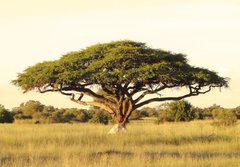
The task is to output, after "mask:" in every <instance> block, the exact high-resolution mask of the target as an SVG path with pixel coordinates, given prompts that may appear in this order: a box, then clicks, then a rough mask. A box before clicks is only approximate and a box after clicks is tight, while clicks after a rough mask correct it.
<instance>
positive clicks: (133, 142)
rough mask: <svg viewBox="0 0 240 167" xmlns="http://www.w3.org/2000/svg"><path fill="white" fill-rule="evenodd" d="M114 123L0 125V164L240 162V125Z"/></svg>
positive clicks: (188, 163)
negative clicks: (114, 129) (114, 130)
mask: <svg viewBox="0 0 240 167" xmlns="http://www.w3.org/2000/svg"><path fill="white" fill-rule="evenodd" d="M111 126H112V125H108V126H104V125H93V124H50V125H26V124H25V125H24V124H1V125H0V166H1V167H2V166H3V167H4V166H9V167H12V166H13V167H14V166H16V167H19V166H24V167H25V166H39V167H42V166H43V167H44V166H49V167H61V166H64V167H65V166H69V167H72V166H96V167H97V166H100V167H101V166H189V167H190V166H203V167H205V166H216V167H219V166H238V165H239V164H240V125H237V126H235V127H228V128H222V127H221V128H217V127H214V126H211V122H210V121H194V122H187V123H166V124H161V125H155V124H153V123H145V124H143V123H140V124H138V123H133V124H129V125H128V127H127V128H128V132H127V133H123V134H118V135H108V134H107V132H108V131H109V129H110V128H111Z"/></svg>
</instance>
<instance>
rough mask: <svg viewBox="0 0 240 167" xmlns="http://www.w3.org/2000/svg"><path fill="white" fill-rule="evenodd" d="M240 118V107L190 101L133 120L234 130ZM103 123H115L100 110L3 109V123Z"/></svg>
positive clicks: (30, 105) (34, 104)
mask: <svg viewBox="0 0 240 167" xmlns="http://www.w3.org/2000/svg"><path fill="white" fill-rule="evenodd" d="M239 118H240V106H239V107H236V108H233V109H226V108H223V107H221V106H219V105H216V104H214V105H212V106H210V107H207V108H199V107H194V106H192V105H191V104H190V103H189V102H188V101H185V100H180V101H173V102H170V103H163V104H162V105H160V106H158V107H156V108H150V107H144V108H142V109H140V110H135V111H133V113H132V115H131V117H130V122H131V121H132V120H142V119H145V120H146V119H151V120H154V122H155V123H157V124H159V123H164V122H184V121H192V120H214V123H213V124H214V125H218V126H222V125H223V126H232V125H235V124H236V122H237V119H239ZM12 122H15V123H36V124H45V123H84V122H89V123H102V124H108V123H109V122H113V120H112V118H111V117H110V116H109V114H108V113H107V112H106V111H104V110H102V109H100V108H97V107H92V108H90V109H88V110H86V109H77V108H60V109H59V108H55V107H53V106H45V105H43V104H41V103H40V102H38V101H32V100H30V101H27V102H26V103H22V104H21V105H20V106H19V107H15V108H13V109H12V111H9V110H7V109H5V108H4V106H2V105H1V106H0V123H12Z"/></svg>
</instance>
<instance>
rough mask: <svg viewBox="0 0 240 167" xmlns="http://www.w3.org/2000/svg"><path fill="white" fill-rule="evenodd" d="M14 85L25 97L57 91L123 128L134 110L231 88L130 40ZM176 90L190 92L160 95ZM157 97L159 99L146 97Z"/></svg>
mask: <svg viewBox="0 0 240 167" xmlns="http://www.w3.org/2000/svg"><path fill="white" fill-rule="evenodd" d="M12 83H13V84H15V85H16V86H19V87H21V88H22V90H24V92H28V91H31V90H37V91H39V92H40V93H46V92H55V91H57V92H60V93H61V94H63V95H67V96H70V97H71V98H70V99H71V100H72V101H73V102H76V103H78V104H81V105H90V106H96V107H100V108H102V109H104V110H106V111H107V112H109V114H111V116H112V117H113V119H114V120H115V122H116V123H117V124H118V126H119V128H125V125H126V122H127V121H128V118H129V116H130V115H131V113H132V111H134V110H136V109H137V108H139V107H142V106H144V105H147V104H149V103H152V102H162V101H166V100H180V99H183V98H186V97H190V96H197V95H199V94H205V93H207V92H209V91H210V90H211V89H212V88H214V87H227V86H228V82H227V79H226V78H223V77H220V76H218V74H217V73H216V72H213V71H210V70H208V69H204V68H197V67H193V66H190V65H189V64H188V62H187V59H186V56H185V55H183V54H176V53H172V52H169V51H164V50H161V49H153V48H150V47H148V46H146V45H145V44H144V43H141V42H134V41H128V40H126V41H115V42H110V43H104V44H97V45H93V46H90V47H88V48H86V49H83V50H80V51H76V52H71V53H68V54H66V55H63V56H62V57H61V58H60V59H59V60H56V61H45V62H42V63H38V64H36V65H34V66H31V67H29V68H27V69H26V70H25V71H23V72H22V73H20V74H18V77H17V79H16V80H13V81H12ZM176 87H179V88H181V87H186V88H187V89H188V90H189V91H188V92H187V93H185V94H182V95H180V96H163V95H160V92H161V91H163V90H165V89H172V88H176ZM99 90H100V91H99ZM99 92H100V93H99ZM153 94H156V95H157V96H148V95H153ZM83 96H90V97H92V99H93V100H92V101H91V100H90V101H86V100H84V99H86V98H83V99H82V97H83ZM147 96H148V98H146V97H147Z"/></svg>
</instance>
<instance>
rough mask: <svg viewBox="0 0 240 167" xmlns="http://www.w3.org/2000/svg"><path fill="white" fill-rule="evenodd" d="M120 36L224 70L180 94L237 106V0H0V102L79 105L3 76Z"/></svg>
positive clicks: (239, 27) (239, 30) (194, 100)
mask: <svg viewBox="0 0 240 167" xmlns="http://www.w3.org/2000/svg"><path fill="white" fill-rule="evenodd" d="M125 39H129V40H134V41H140V42H145V43H146V44H147V45H148V46H150V47H153V48H160V49H164V50H168V51H172V52H175V53H184V54H186V55H187V58H188V60H189V63H190V64H191V65H193V66H198V67H204V68H209V69H210V70H214V71H216V72H218V73H219V75H221V76H224V77H229V78H230V82H229V86H230V87H229V88H227V89H225V88H223V89H221V90H219V89H216V90H214V91H211V92H210V93H208V94H205V95H201V96H197V97H191V98H189V99H187V100H189V101H190V102H191V103H192V104H193V105H195V106H199V107H208V106H211V105H213V104H219V105H221V106H223V107H228V108H233V107H237V106H240V98H239V95H240V86H239V85H240V75H239V72H240V58H239V56H240V45H239V44H240V1H239V0H225V1H223V0H222V1H221V0H191V1H190V0H189V1H187V0H181V1H179V0H118V1H117V0H34V1H33V0H21V1H20V0H0V58H1V59H0V60H1V61H0V78H1V79H0V104H2V105H4V106H5V107H6V108H9V109H11V108H13V107H17V106H18V105H19V104H20V103H22V102H26V101H28V100H38V101H40V102H41V103H43V104H45V105H53V106H55V107H79V105H77V104H74V103H73V102H71V101H70V100H69V98H68V97H65V96H62V95H59V94H57V93H48V94H39V93H36V92H30V93H26V94H23V93H22V91H21V90H20V89H19V88H17V87H15V86H13V85H11V84H10V81H11V80H13V79H15V78H16V76H17V73H20V72H22V71H23V70H24V69H26V68H27V67H29V66H32V65H34V64H35V63H37V62H41V61H44V60H56V59H58V58H59V57H61V55H63V54H66V53H68V52H70V51H77V50H81V49H84V48H85V47H87V46H90V45H93V44H96V43H102V42H111V41H116V40H125ZM154 105H157V104H154Z"/></svg>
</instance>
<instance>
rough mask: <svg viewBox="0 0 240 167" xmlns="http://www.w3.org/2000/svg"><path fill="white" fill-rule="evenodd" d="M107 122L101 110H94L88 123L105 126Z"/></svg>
mask: <svg viewBox="0 0 240 167" xmlns="http://www.w3.org/2000/svg"><path fill="white" fill-rule="evenodd" d="M108 121H109V117H108V115H106V114H105V113H104V111H101V110H95V111H93V112H92V116H91V119H90V120H89V121H88V122H90V123H100V124H105V125H107V124H108Z"/></svg>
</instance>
